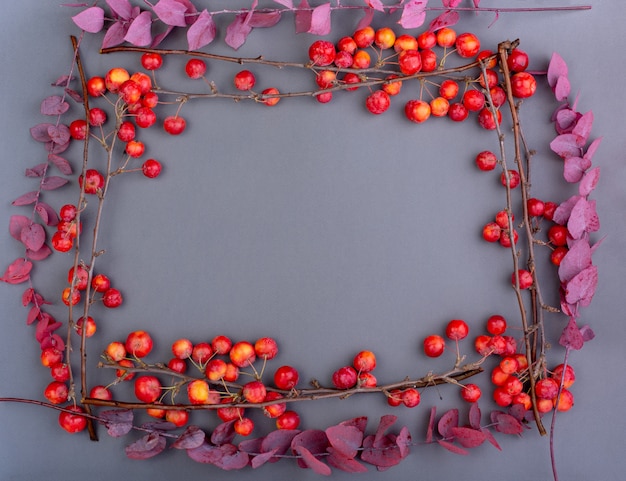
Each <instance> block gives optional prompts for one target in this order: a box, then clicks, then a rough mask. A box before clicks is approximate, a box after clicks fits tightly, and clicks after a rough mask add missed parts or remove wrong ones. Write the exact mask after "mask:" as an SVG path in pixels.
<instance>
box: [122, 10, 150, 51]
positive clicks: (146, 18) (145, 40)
mask: <svg viewBox="0 0 626 481" xmlns="http://www.w3.org/2000/svg"><path fill="white" fill-rule="evenodd" d="M151 28H152V15H151V14H150V12H148V11H145V12H141V13H140V14H139V15H138V16H137V17H135V18H134V19H133V21H132V22H131V24H130V26H129V27H128V31H127V32H126V35H125V36H124V40H126V41H127V42H128V43H131V44H133V45H137V46H139V47H145V46H146V45H150V43H151V42H152V31H151Z"/></svg>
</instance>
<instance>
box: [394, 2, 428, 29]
mask: <svg viewBox="0 0 626 481" xmlns="http://www.w3.org/2000/svg"><path fill="white" fill-rule="evenodd" d="M427 3H428V0H409V1H408V2H407V3H406V4H405V5H404V8H403V10H402V16H401V17H400V20H399V21H398V23H399V24H400V25H402V27H403V28H407V29H409V28H417V27H420V26H422V25H423V24H424V20H426V4H427Z"/></svg>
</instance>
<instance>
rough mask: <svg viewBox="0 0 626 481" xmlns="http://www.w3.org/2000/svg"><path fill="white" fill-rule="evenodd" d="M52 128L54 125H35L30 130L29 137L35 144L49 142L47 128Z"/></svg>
mask: <svg viewBox="0 0 626 481" xmlns="http://www.w3.org/2000/svg"><path fill="white" fill-rule="evenodd" d="M50 127H54V124H50V123H41V124H37V125H35V126H34V127H31V129H30V135H31V137H32V138H33V139H35V140H36V141H37V142H50V134H49V133H48V128H50Z"/></svg>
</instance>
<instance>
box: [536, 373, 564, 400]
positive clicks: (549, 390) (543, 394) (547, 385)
mask: <svg viewBox="0 0 626 481" xmlns="http://www.w3.org/2000/svg"><path fill="white" fill-rule="evenodd" d="M558 392H559V382H558V381H557V380H556V379H554V378H551V377H547V378H545V379H541V380H539V381H537V382H536V383H535V394H536V395H537V397H538V398H541V399H554V398H555V397H556V395H557V393H558Z"/></svg>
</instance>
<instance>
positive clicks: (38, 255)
mask: <svg viewBox="0 0 626 481" xmlns="http://www.w3.org/2000/svg"><path fill="white" fill-rule="evenodd" d="M51 254H52V249H50V247H48V246H47V245H46V244H44V245H42V246H41V248H40V249H39V250H38V251H32V250H30V249H26V257H28V258H29V259H30V260H31V261H42V260H44V259H46V258H47V257H49V256H50V255H51Z"/></svg>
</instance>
